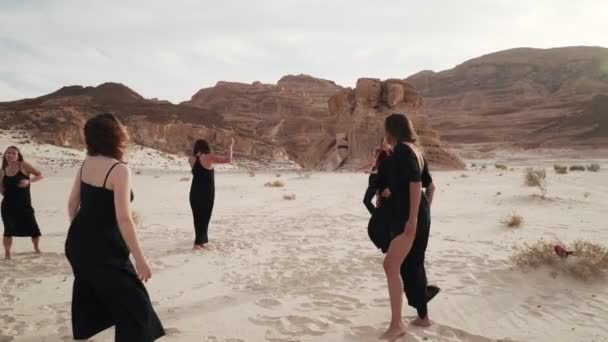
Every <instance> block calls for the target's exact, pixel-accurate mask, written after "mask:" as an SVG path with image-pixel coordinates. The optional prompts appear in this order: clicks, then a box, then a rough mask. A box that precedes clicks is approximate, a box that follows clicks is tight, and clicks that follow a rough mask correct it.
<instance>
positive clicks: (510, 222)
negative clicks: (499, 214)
mask: <svg viewBox="0 0 608 342" xmlns="http://www.w3.org/2000/svg"><path fill="white" fill-rule="evenodd" d="M501 223H502V224H504V225H505V226H507V227H509V228H519V227H521V225H522V224H523V223H524V218H523V216H521V215H519V214H516V213H511V214H509V216H507V217H506V218H504V219H503V220H502V221H501Z"/></svg>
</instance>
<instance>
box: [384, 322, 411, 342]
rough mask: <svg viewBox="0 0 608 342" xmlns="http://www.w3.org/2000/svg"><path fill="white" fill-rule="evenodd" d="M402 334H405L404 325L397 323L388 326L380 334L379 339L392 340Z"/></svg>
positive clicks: (391, 341)
mask: <svg viewBox="0 0 608 342" xmlns="http://www.w3.org/2000/svg"><path fill="white" fill-rule="evenodd" d="M403 335H405V327H404V326H403V324H399V326H397V327H390V328H388V330H387V331H386V332H385V333H384V334H382V335H381V336H380V339H381V340H387V341H390V342H393V341H395V340H397V339H398V338H399V337H401V336H403Z"/></svg>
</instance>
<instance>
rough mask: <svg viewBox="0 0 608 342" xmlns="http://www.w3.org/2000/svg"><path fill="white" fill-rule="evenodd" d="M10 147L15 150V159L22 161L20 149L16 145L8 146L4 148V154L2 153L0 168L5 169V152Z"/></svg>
mask: <svg viewBox="0 0 608 342" xmlns="http://www.w3.org/2000/svg"><path fill="white" fill-rule="evenodd" d="M10 149H13V150H15V151H17V160H18V161H20V162H22V161H23V154H21V151H20V150H19V148H18V147H17V146H9V147H7V148H6V150H5V151H4V154H3V155H2V169H3V170H4V169H6V167H7V166H8V160H6V152H7V151H8V150H10Z"/></svg>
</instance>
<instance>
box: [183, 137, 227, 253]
mask: <svg viewBox="0 0 608 342" xmlns="http://www.w3.org/2000/svg"><path fill="white" fill-rule="evenodd" d="M233 147H234V138H233V139H231V141H230V146H229V147H228V155H227V156H217V155H215V154H213V153H212V152H211V148H210V147H209V143H208V142H207V140H204V139H198V140H196V141H195V142H194V147H193V149H192V155H191V156H190V158H189V160H188V161H189V163H190V167H191V169H192V184H191V186H190V207H191V208H192V216H193V217H194V233H195V237H194V247H193V249H194V250H202V249H204V246H205V244H207V243H208V242H209V236H208V231H209V221H210V220H211V213H212V212H213V203H214V201H215V171H214V169H213V164H228V163H231V162H232V149H233Z"/></svg>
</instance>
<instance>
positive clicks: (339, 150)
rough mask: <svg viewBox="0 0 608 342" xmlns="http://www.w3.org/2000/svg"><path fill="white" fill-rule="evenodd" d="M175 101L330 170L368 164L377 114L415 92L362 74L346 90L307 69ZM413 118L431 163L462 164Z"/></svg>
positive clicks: (378, 127) (410, 104) (377, 131)
mask: <svg viewBox="0 0 608 342" xmlns="http://www.w3.org/2000/svg"><path fill="white" fill-rule="evenodd" d="M183 104H184V105H189V106H195V107H198V108H204V109H207V110H210V111H213V112H217V113H220V114H221V115H222V117H223V118H224V120H225V121H226V122H228V123H229V125H230V126H231V127H237V128H238V129H240V130H242V131H244V132H248V133H249V134H252V135H254V136H256V137H259V138H260V139H261V140H264V141H268V142H271V143H276V144H278V145H280V146H282V147H284V148H285V149H286V151H287V153H288V154H289V155H290V157H291V158H293V159H294V160H295V161H296V162H298V163H299V164H300V165H302V166H304V167H306V168H316V169H322V170H336V169H338V168H341V167H346V168H348V169H357V168H360V167H362V166H364V165H366V164H368V163H369V162H370V158H371V152H372V151H373V150H374V148H376V147H377V146H378V145H379V142H380V137H381V135H382V134H383V127H382V120H383V119H384V116H385V114H387V113H389V112H390V111H391V110H392V111H404V110H408V111H412V113H415V112H416V111H417V110H418V109H419V108H420V107H421V105H422V98H421V97H420V95H419V94H418V92H417V90H416V89H415V88H414V87H413V86H412V85H411V84H410V83H408V82H405V81H402V80H398V79H391V80H387V81H384V82H381V81H380V80H376V79H366V78H363V79H360V80H359V81H358V82H357V87H356V88H355V89H354V90H353V89H347V88H342V87H340V86H338V85H336V84H335V83H334V82H332V81H328V80H323V79H318V78H314V77H311V76H307V75H298V76H293V75H289V76H285V77H283V78H281V79H280V80H279V81H278V82H277V84H276V85H272V84H262V83H259V82H255V83H253V84H244V83H230V82H219V83H218V84H217V85H216V86H215V87H212V88H206V89H202V90H200V91H199V92H197V93H196V94H195V95H194V96H192V99H191V100H190V101H187V102H184V103H183ZM416 121H417V122H419V123H420V125H421V127H420V129H421V132H422V136H423V141H424V144H425V146H427V147H428V148H429V155H432V161H431V162H437V167H439V168H461V167H463V166H464V164H463V163H462V162H461V161H459V159H458V158H457V157H456V156H454V155H452V154H450V153H449V152H447V151H445V149H444V148H443V147H442V145H441V144H440V143H439V141H438V135H437V134H436V133H435V132H433V131H432V130H430V128H429V125H428V123H427V122H426V121H425V120H424V118H423V116H422V115H420V116H419V118H418V117H417V118H416ZM427 132H428V134H427Z"/></svg>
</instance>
